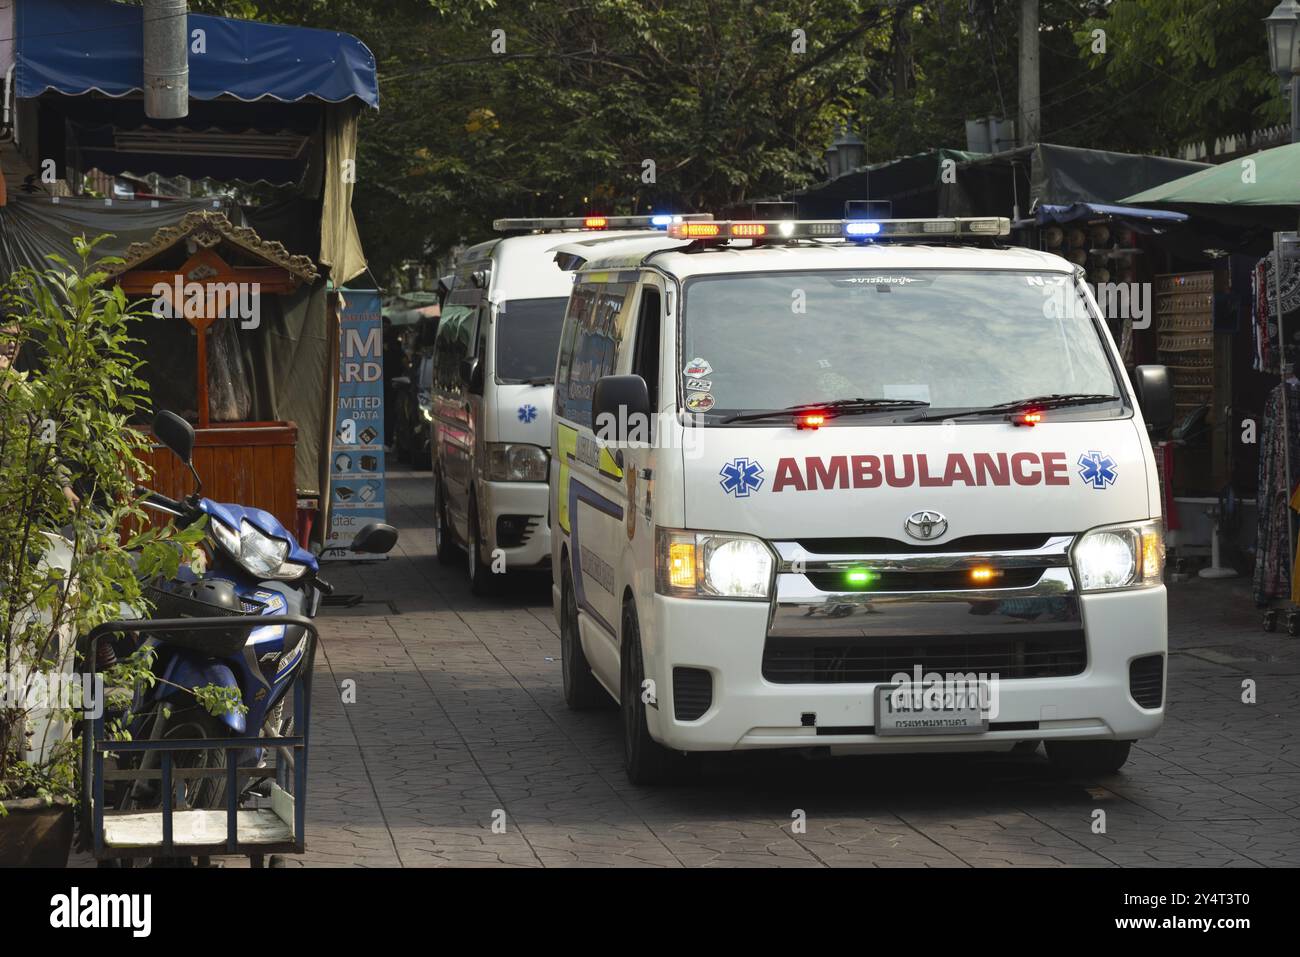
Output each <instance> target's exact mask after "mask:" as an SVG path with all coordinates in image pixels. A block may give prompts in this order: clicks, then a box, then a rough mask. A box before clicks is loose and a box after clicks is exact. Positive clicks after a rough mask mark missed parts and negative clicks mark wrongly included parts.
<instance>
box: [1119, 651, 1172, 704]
mask: <svg viewBox="0 0 1300 957" xmlns="http://www.w3.org/2000/svg"><path fill="white" fill-rule="evenodd" d="M1128 693H1129V694H1131V695H1132V696H1133V700H1134V701H1136V702H1137V703H1138V704H1140V705H1141V706H1142V707H1144V708H1158V707H1160V705H1161V704H1163V703H1164V699H1165V656H1164V655H1147V656H1145V657H1143V658H1134V659H1133V660H1132V661H1131V662H1129V666H1128Z"/></svg>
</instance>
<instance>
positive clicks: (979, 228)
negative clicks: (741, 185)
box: [668, 216, 1011, 241]
mask: <svg viewBox="0 0 1300 957" xmlns="http://www.w3.org/2000/svg"><path fill="white" fill-rule="evenodd" d="M668 235H669V236H671V237H672V238H673V239H701V240H709V239H716V240H723V239H852V240H864V241H869V240H873V239H904V238H906V239H921V238H926V237H935V236H956V237H970V236H1009V235H1011V220H1010V219H1007V218H1006V217H1005V216H961V217H955V218H947V219H769V220H761V219H743V220H742V219H728V220H720V221H718V222H686V221H682V222H673V223H671V224H670V225H669V226H668Z"/></svg>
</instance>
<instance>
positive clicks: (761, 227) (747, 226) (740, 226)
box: [731, 223, 767, 239]
mask: <svg viewBox="0 0 1300 957" xmlns="http://www.w3.org/2000/svg"><path fill="white" fill-rule="evenodd" d="M731 235H733V236H737V237H740V238H742V239H752V238H754V237H757V236H766V235H767V224H766V223H732V224H731Z"/></svg>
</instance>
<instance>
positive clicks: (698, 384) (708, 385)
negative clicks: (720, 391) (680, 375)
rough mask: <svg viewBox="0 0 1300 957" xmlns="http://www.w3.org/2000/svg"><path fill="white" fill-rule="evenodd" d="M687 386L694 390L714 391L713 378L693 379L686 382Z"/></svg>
mask: <svg viewBox="0 0 1300 957" xmlns="http://www.w3.org/2000/svg"><path fill="white" fill-rule="evenodd" d="M686 388H688V389H690V390H691V391H692V392H712V391H713V380H712V379H692V380H691V381H690V382H688V383H686Z"/></svg>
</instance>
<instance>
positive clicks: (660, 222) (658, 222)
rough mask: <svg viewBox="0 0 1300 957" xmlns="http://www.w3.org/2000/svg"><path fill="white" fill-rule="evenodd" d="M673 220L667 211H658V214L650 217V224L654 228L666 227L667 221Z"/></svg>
mask: <svg viewBox="0 0 1300 957" xmlns="http://www.w3.org/2000/svg"><path fill="white" fill-rule="evenodd" d="M672 221H673V218H672V216H670V215H668V214H667V213H660V214H659V215H658V216H651V217H650V225H651V226H653V227H654V228H655V229H667V228H668V225H669V223H671V222H672Z"/></svg>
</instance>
